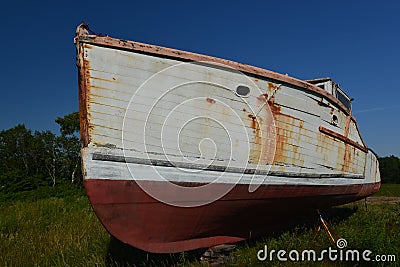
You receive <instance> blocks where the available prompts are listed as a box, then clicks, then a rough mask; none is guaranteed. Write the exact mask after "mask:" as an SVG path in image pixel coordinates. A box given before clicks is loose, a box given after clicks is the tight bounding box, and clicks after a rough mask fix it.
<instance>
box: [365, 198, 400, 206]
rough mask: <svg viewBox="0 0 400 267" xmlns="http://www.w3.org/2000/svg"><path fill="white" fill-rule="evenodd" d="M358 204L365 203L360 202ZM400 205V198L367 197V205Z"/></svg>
mask: <svg viewBox="0 0 400 267" xmlns="http://www.w3.org/2000/svg"><path fill="white" fill-rule="evenodd" d="M358 202H365V200H364V199H363V200H360V201H358ZM397 203H400V197H384V196H382V197H367V204H397Z"/></svg>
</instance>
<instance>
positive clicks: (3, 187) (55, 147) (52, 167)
mask: <svg viewBox="0 0 400 267" xmlns="http://www.w3.org/2000/svg"><path fill="white" fill-rule="evenodd" d="M55 121H56V123H57V124H58V125H59V126H60V134H59V135H56V134H54V133H53V132H51V131H48V130H45V131H32V130H30V129H27V128H26V127H25V125H23V124H19V125H17V126H15V127H13V128H10V129H8V130H3V131H0V192H3V193H13V192H19V191H29V190H33V189H36V188H39V187H43V186H52V187H55V186H56V185H58V184H65V183H69V184H82V172H81V160H80V141H79V137H78V134H79V113H78V112H74V113H71V114H68V115H66V116H64V117H59V118H57V119H56V120H55Z"/></svg>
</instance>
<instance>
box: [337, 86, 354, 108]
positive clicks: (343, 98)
mask: <svg viewBox="0 0 400 267" xmlns="http://www.w3.org/2000/svg"><path fill="white" fill-rule="evenodd" d="M336 98H337V99H338V100H339V101H340V102H341V103H342V104H343V105H344V106H345V107H346V108H347V109H348V110H350V109H351V101H350V99H349V98H348V97H347V96H346V95H345V93H344V92H342V90H340V89H338V90H336Z"/></svg>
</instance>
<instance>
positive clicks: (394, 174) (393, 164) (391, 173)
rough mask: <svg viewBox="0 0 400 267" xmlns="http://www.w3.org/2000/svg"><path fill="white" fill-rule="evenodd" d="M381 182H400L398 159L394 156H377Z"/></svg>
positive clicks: (399, 163) (399, 162)
mask: <svg viewBox="0 0 400 267" xmlns="http://www.w3.org/2000/svg"><path fill="white" fill-rule="evenodd" d="M379 171H380V173H381V177H382V183H392V184H399V183H400V159H399V158H398V157H396V156H393V155H392V156H389V157H382V158H379Z"/></svg>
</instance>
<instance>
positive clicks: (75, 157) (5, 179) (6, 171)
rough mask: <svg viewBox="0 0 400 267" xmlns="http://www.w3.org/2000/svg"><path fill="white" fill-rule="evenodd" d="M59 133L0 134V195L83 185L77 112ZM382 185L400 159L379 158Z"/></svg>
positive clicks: (395, 178) (394, 178)
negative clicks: (40, 188) (69, 185)
mask: <svg viewBox="0 0 400 267" xmlns="http://www.w3.org/2000/svg"><path fill="white" fill-rule="evenodd" d="M55 121H56V123H57V124H58V125H59V126H60V134H58V135H56V134H54V133H53V132H51V131H48V130H45V131H32V130H30V129H27V128H26V127H25V125H23V124H19V125H17V126H15V127H13V128H10V129H8V130H3V131H0V192H2V193H13V192H19V191H29V190H33V189H36V188H39V187H43V186H47V187H55V186H57V185H59V184H64V185H65V184H75V185H76V184H78V185H82V184H83V179H82V171H81V156H80V140H79V113H78V112H74V113H71V114H68V115H66V116H64V117H59V118H56V120H55ZM379 164H380V166H379V168H380V172H381V177H382V182H383V183H400V159H399V158H398V157H395V156H389V157H380V158H379Z"/></svg>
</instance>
